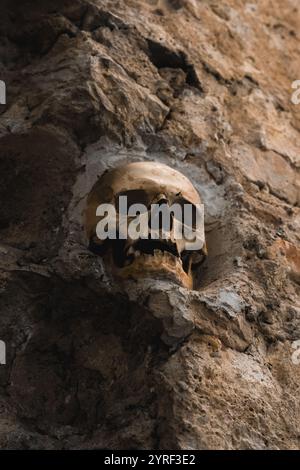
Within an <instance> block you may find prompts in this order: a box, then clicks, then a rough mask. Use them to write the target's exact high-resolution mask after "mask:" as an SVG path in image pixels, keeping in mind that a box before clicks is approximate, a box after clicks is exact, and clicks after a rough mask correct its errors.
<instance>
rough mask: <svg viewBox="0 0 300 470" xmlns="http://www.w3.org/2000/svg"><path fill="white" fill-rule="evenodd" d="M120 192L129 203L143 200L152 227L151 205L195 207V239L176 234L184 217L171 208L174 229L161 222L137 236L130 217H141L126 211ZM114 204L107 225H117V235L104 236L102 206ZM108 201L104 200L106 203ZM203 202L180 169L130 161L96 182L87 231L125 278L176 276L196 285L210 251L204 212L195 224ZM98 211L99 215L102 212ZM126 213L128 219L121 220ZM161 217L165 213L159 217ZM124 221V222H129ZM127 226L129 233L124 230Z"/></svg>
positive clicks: (91, 242)
mask: <svg viewBox="0 0 300 470" xmlns="http://www.w3.org/2000/svg"><path fill="white" fill-rule="evenodd" d="M120 196H123V197H124V196H126V197H127V206H128V207H134V206H133V205H135V204H142V205H143V207H145V212H144V213H143V214H141V216H143V217H144V219H143V220H145V216H146V217H147V228H148V226H150V224H149V222H150V220H151V218H153V217H154V216H153V212H152V208H153V207H154V206H153V205H154V204H156V207H159V208H160V207H163V205H164V207H168V208H171V209H172V207H175V206H174V204H175V205H178V206H179V207H182V208H184V206H185V205H189V206H190V207H191V208H192V212H191V213H192V219H193V222H191V221H190V222H189V225H190V226H191V225H192V227H189V229H190V230H191V231H192V234H193V239H194V241H195V240H196V243H195V242H193V244H191V240H190V238H189V239H186V238H185V237H184V235H183V236H182V237H178V236H176V233H177V234H178V230H177V231H176V230H175V227H177V229H178V227H179V229H181V230H179V232H180V233H182V234H183V229H184V227H185V220H183V221H182V220H181V221H180V220H177V219H178V218H177V219H176V217H177V216H176V214H175V213H172V212H170V219H171V224H170V231H169V232H167V231H164V228H163V227H162V226H161V225H160V222H158V226H157V229H156V230H154V231H153V230H152V229H151V231H150V232H149V233H150V234H149V233H148V236H146V237H145V236H142V235H141V236H139V235H138V237H134V238H133V237H132V235H131V234H130V233H131V232H130V230H129V231H128V228H129V224H130V222H132V221H134V220H136V214H135V216H133V215H132V214H130V212H128V213H125V214H124V212H123V210H121V207H120V200H121V199H120ZM101 205H102V207H106V205H110V206H112V207H113V209H114V210H113V212H112V213H110V214H108V215H107V216H106V221H105V222H106V224H107V226H108V225H109V226H111V227H112V226H115V227H117V230H116V235H117V237H116V239H112V238H111V237H108V238H106V239H105V240H104V239H103V238H101V237H99V236H98V235H97V234H98V231H97V224H98V223H99V221H101V220H102V221H103V220H104V213H102V212H101V215H100V216H99V212H98V207H101ZM103 205H104V206H103ZM199 207H202V204H201V199H200V196H199V194H198V192H197V191H196V189H195V188H194V186H193V185H192V183H191V182H190V181H189V180H188V178H187V177H186V176H184V175H182V174H181V173H180V172H178V171H176V170H174V169H172V168H170V167H168V166H167V165H163V164H161V163H157V162H138V163H129V164H127V165H125V166H121V167H118V168H116V169H114V170H111V171H107V172H105V173H104V175H103V176H102V177H101V178H100V179H99V180H98V181H97V182H96V184H95V185H94V187H93V188H92V191H91V193H90V194H89V196H88V200H87V208H86V212H85V215H86V232H87V237H88V240H89V248H90V250H91V251H93V252H94V253H96V254H99V255H101V256H102V257H103V258H104V261H105V264H106V266H107V268H108V269H109V271H110V272H111V274H112V275H113V276H116V277H118V278H123V279H141V278H145V277H147V278H154V279H171V280H173V281H175V282H177V283H178V284H179V285H181V286H184V287H187V288H192V287H193V273H194V270H195V268H196V267H197V266H198V265H199V264H200V263H202V261H203V260H204V258H205V256H206V245H205V237H204V222H203V217H202V219H201V224H200V226H199V224H198V225H197V226H195V223H194V220H195V216H196V212H197V211H198V210H199ZM97 214H98V215H97ZM121 217H122V221H123V223H122V224H120V220H121ZM159 220H160V219H159ZM124 221H125V223H124ZM123 232H124V233H123Z"/></svg>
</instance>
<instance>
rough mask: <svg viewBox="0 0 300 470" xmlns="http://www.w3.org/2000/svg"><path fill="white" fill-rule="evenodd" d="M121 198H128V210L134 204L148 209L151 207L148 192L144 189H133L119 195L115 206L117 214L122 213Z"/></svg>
mask: <svg viewBox="0 0 300 470" xmlns="http://www.w3.org/2000/svg"><path fill="white" fill-rule="evenodd" d="M120 196H126V197H127V210H128V209H129V207H130V206H132V205H133V204H143V205H144V206H146V207H148V205H149V196H148V194H147V192H146V191H144V190H143V189H131V190H129V191H122V192H121V193H119V194H117V196H116V197H115V204H116V209H117V212H120V209H121V208H120V206H119V198H120Z"/></svg>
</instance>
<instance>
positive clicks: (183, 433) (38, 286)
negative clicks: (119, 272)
mask: <svg viewBox="0 0 300 470" xmlns="http://www.w3.org/2000/svg"><path fill="white" fill-rule="evenodd" d="M299 15H300V5H299V1H298V0H285V1H284V2H283V1H282V0H259V1H258V0H252V1H251V2H246V1H241V0H219V1H215V0H203V1H196V0H144V1H142V0H122V1H117V0H116V1H109V0H94V1H93V0H65V1H63V2H61V1H58V0H40V1H39V2H34V1H30V0H2V1H1V6H0V79H2V80H4V81H5V82H6V85H7V90H8V95H7V105H6V106H4V105H1V106H0V195H1V206H0V242H1V244H0V311H1V315H0V339H1V340H3V341H5V342H6V344H7V364H6V366H3V365H1V366H0V447H1V448H5V449H28V448H29V449H36V448H39V449H40V448H44V449H61V448H66V449H72V448H76V449H80V448H97V449H100V448H106V449H107V448H110V449H133V448H134V449H136V448H137V449H182V448H184V449H297V448H299V439H300V424H299V423H300V402H299V386H300V365H297V364H294V363H293V361H292V355H293V352H294V349H293V343H294V341H297V340H299V339H300V300H299V291H300V285H299V279H300V274H299V273H300V264H299V263H300V261H299V260H300V254H299V253H300V248H299V242H300V237H299V233H300V210H299V203H300V195H299V191H300V178H299V167H300V105H298V106H296V105H293V104H292V102H291V94H292V92H293V90H292V87H291V84H292V82H293V81H294V80H297V79H300V67H299V44H300V36H299V34H300V33H299V31H300V28H299V26H300V16H299ZM152 160H155V161H159V162H163V163H166V164H168V165H170V166H172V167H174V168H176V169H178V170H180V171H181V172H182V173H184V174H186V175H187V176H188V177H189V178H190V179H191V181H192V182H193V184H194V185H195V186H196V188H197V189H198V190H199V193H200V195H201V197H202V199H203V201H204V203H205V207H206V232H207V233H206V237H207V240H208V249H209V257H208V259H207V261H206V264H205V265H204V266H203V267H202V268H201V270H200V271H199V273H198V285H197V286H196V290H194V291H189V290H186V289H184V288H178V286H176V285H173V284H172V283H170V282H167V281H166V282H164V281H162V280H161V281H157V282H153V280H145V281H143V282H137V283H134V284H133V283H132V282H128V283H126V284H124V285H122V286H121V285H117V284H115V283H113V282H111V280H110V278H109V277H108V276H107V274H106V272H105V268H104V265H103V263H102V260H101V258H100V257H97V256H95V255H94V254H92V253H90V252H89V251H88V249H87V240H86V237H85V234H84V231H83V216H82V214H83V210H84V208H85V202H86V198H87V195H88V193H89V191H90V189H91V188H92V186H93V184H94V183H95V181H96V180H97V178H98V177H99V176H100V175H101V174H102V173H103V172H104V171H105V170H106V169H107V168H113V167H115V166H116V165H117V164H121V163H126V162H131V161H152Z"/></svg>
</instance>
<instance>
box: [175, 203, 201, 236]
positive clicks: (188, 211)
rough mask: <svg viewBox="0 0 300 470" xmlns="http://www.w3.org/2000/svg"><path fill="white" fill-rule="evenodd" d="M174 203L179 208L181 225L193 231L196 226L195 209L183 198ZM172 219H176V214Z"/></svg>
mask: <svg viewBox="0 0 300 470" xmlns="http://www.w3.org/2000/svg"><path fill="white" fill-rule="evenodd" d="M175 203H176V204H179V205H180V206H181V209H182V223H183V225H186V226H187V227H192V228H193V229H195V228H196V225H197V211H198V209H197V207H196V206H195V205H194V204H192V203H191V202H190V201H188V200H187V199H184V198H180V199H177V200H176V201H175ZM174 218H175V219H176V214H175V215H174ZM180 222H181V221H180Z"/></svg>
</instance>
